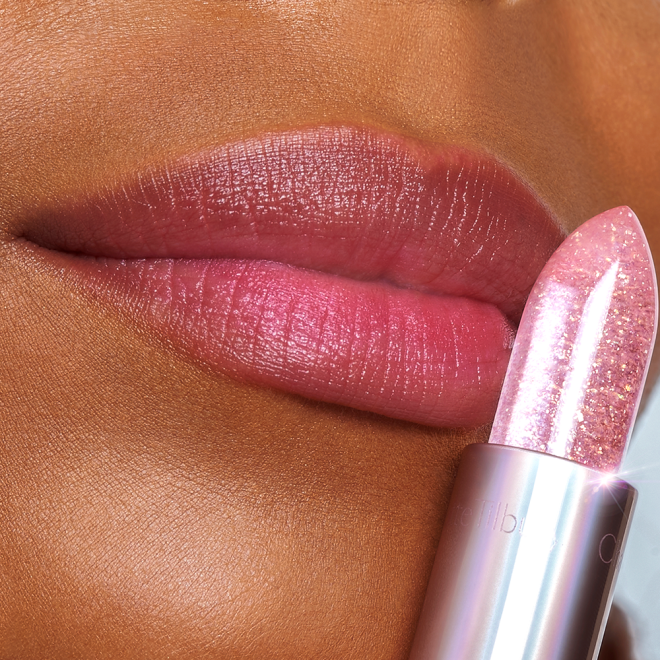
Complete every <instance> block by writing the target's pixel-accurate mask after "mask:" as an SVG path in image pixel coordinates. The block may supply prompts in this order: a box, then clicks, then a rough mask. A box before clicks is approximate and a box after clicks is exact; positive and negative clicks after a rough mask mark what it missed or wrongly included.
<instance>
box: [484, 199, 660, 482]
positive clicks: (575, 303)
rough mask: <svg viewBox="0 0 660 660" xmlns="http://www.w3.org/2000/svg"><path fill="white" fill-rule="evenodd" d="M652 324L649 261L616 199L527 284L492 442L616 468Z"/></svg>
mask: <svg viewBox="0 0 660 660" xmlns="http://www.w3.org/2000/svg"><path fill="white" fill-rule="evenodd" d="M656 325H657V285H656V279H655V270H654V267H653V260H652V258H651V252H650V249H649V246H648V243H647V241H646V237H645V236H644V231H643V230H642V227H641V225H640V223H639V220H638V219H637V217H636V216H635V214H634V213H633V212H632V211H631V210H630V209H629V208H628V207H625V206H622V207H618V208H615V209H611V210H609V211H606V212H605V213H601V214H600V215H597V216H596V217H594V218H592V219H591V220H588V221H587V222H585V223H584V224H583V225H582V226H580V227H579V228H578V229H577V230H576V231H574V232H573V233H572V234H571V235H570V236H569V237H568V238H567V239H566V240H565V241H564V242H563V243H562V245H561V246H560V247H559V248H558V250H557V251H556V252H555V253H554V254H553V255H552V257H551V258H550V260H549V261H548V263H547V264H546V266H545V268H544V269H543V271H542V272H541V274H540V275H539V278H538V279H537V281H536V284H535V285H534V288H533V289H532V292H531V294H530V296H529V299H528V301H527V305H526V307H525V311H524V313H523V316H522V319H521V322H520V327H519V329H518V334H517V337H516V342H515V344H514V348H513V353H512V355H511V361H510V363H509V368H508V371H507V375H506V378H505V381H504V385H503V389H502V394H501V396H500V402H499V406H498V409H497V414H496V416H495V421H494V424H493V431H492V434H491V438H490V442H492V443H497V444H504V445H510V446H515V447H521V448H524V449H531V450H535V451H541V452H545V453H549V454H553V455H555V456H559V457H562V458H567V459H570V460H572V461H575V462H578V463H582V464H583V465H586V466H588V467H590V468H594V469H597V470H601V471H605V472H609V471H612V470H615V469H616V468H617V467H618V465H619V464H620V463H621V460H622V459H623V456H624V453H625V450H626V446H627V443H628V439H629V437H630V432H631V430H632V426H633V424H634V421H635V416H636V414H637V409H638V407H639V401H640V398H641V395H642V390H643V388H644V381H645V379H646V373H647V371H648V366H649V361H650V356H651V351H652V349H653V343H654V340H655V333H656Z"/></svg>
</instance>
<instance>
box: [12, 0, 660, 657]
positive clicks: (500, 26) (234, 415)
mask: <svg viewBox="0 0 660 660" xmlns="http://www.w3.org/2000/svg"><path fill="white" fill-rule="evenodd" d="M0 34H2V38H1V39H0V173H1V175H0V239H1V240H0V309H1V310H2V311H1V312H0V402H2V405H1V406H0V428H1V429H2V437H3V441H2V443H1V444H0V483H2V488H1V489H0V491H1V492H0V656H1V657H8V658H16V659H21V660H22V659H27V658H30V659H32V658H51V659H55V658H67V659H73V658H98V659H102V658H108V659H110V658H112V659H114V660H118V659H123V658H126V659H131V660H133V659H138V658H150V659H152V660H158V659H160V658H177V659H179V658H196V659H201V658H223V660H230V659H231V660H233V659H236V660H238V659H242V660H243V659H247V658H277V659H285V658H342V659H343V658H346V659H349V658H356V659H357V658H359V659H362V660H367V659H371V658H374V659H375V658H379V659H381V658H383V659H384V658H387V659H392V660H394V659H397V660H399V659H401V660H403V659H404V658H405V657H406V652H407V650H408V648H409V645H410V643H411V640H412V634H413V632H414V626H415V622H416V617H417V616H418V613H419V609H420V607H421V604H422V600H423V596H424V588H425V584H426V580H427V578H428V574H429V571H430V567H431V564H432V561H433V555H434V550H435V545H436V544H437V540H438V533H439V529H440V524H441V521H442V518H443V515H444V512H445V508H446V504H447V498H448V495H449V491H450V488H451V483H452V477H453V474H454V470H455V467H456V464H457V461H458V457H459V455H460V452H461V450H462V448H463V447H464V446H465V445H466V444H468V443H471V442H479V441H485V440H486V438H487V436H488V426H487V425H486V426H480V427H478V428H473V429H458V430H457V429H438V428H433V427H430V426H424V425H416V424H412V423H408V422H402V421H396V420H392V419H389V418H387V417H384V416H378V415H375V414H371V413H366V412H361V411H357V410H353V409H351V408H344V407H340V406H333V405H330V404H324V403H319V402H314V401H309V400H306V399H303V398H300V397H297V396H294V395H291V394H287V393H284V392H281V391H278V390H277V389H272V390H271V389H266V388H259V387H256V386H252V385H249V384H244V383H239V382H236V381H235V380H233V379H232V378H230V377H228V376H226V375H223V374H221V373H217V372H215V371H214V370H212V369H210V368H209V367H208V365H206V364H204V363H202V362H200V361H195V360H193V359H191V358H190V357H188V356H186V355H185V354H184V353H182V352H181V351H179V350H178V349H177V348H176V347H175V346H172V345H171V344H170V343H168V342H166V341H164V340H163V339H162V338H161V337H159V336H157V335H156V333H152V332H150V331H149V330H148V329H145V328H144V327H142V326H139V325H136V324H134V323H132V322H131V321H130V320H128V319H127V318H126V317H125V316H123V315H122V314H121V313H119V312H118V311H117V310H116V309H115V308H114V307H113V306H112V305H107V304H103V303H101V302H99V301H96V300H92V299H90V297H89V296H87V295H85V294H84V292H81V291H79V290H78V289H77V288H76V287H75V286H73V284H72V281H71V280H70V279H68V278H67V277H66V276H64V275H62V274H61V273H60V274H58V273H57V272H55V271H53V269H50V268H48V267H46V266H45V265H44V264H43V263H42V262H41V261H40V260H39V258H37V257H35V256H34V255H33V254H31V253H30V252H29V251H27V250H26V249H25V245H24V243H23V242H22V241H21V240H17V239H19V238H20V237H21V236H22V232H23V231H24V227H25V224H24V223H25V219H26V218H28V217H30V216H31V215H33V214H34V213H37V212H38V211H39V210H40V209H42V208H44V207H48V206H49V205H51V204H54V203H56V202H57V201H58V200H60V199H67V198H71V197H75V196H76V195H80V194H83V193H86V192H87V191H90V190H96V189H98V188H100V187H104V186H112V185H113V184H115V185H118V184H119V182H120V181H123V180H124V179H125V177H127V176H130V175H131V173H133V172H135V171H139V170H144V169H145V168H148V167H150V166H156V165H158V164H160V163H162V162H164V161H169V160H171V159H174V158H177V157H180V156H184V155H186V154H190V153H194V152H196V151H198V150H203V149H208V148H211V147H215V146H218V145H224V144H227V143H230V142H235V141H237V140H241V139H245V138H251V137H254V136H258V135H261V134H263V133H265V132H270V131H280V130H290V129H297V128H304V127H314V126H320V125H349V126H368V127H372V128H375V129H382V130H385V131H388V132H391V133H394V134H398V135H402V136H405V137H408V138H412V139H414V140H417V141H420V142H422V143H425V144H429V145H457V146H462V147H466V148H470V149H473V150H477V151H481V152H485V153H487V154H490V155H492V156H494V157H495V158H496V159H498V160H499V161H501V162H503V163H504V164H506V165H507V166H508V167H509V168H510V169H511V170H512V171H513V172H515V173H516V174H517V175H518V176H519V177H520V178H521V179H522V180H523V181H524V182H525V183H526V184H528V185H529V186H530V187H531V188H532V190H533V191H534V192H535V193H536V195H537V196H538V197H539V198H540V200H542V202H543V203H544V204H545V205H546V206H547V208H548V209H549V211H550V212H551V213H552V215H553V216H554V217H555V218H556V219H557V221H558V222H559V224H560V225H561V227H562V228H563V229H564V230H565V231H567V232H568V231H571V230H572V229H574V228H575V227H576V226H578V225H579V224H580V223H581V222H583V221H585V220H587V219H588V218H590V217H592V216H593V215H595V214H597V213H599V212H601V211H603V210H605V209H607V208H610V207H614V206H618V205H622V204H626V205H628V206H630V207H631V208H632V209H633V210H634V211H635V212H636V214H637V215H638V216H639V218H640V220H641V222H642V224H643V225H644V228H645V230H646V232H647V235H648V238H649V241H650V243H651V247H652V249H653V251H654V253H655V256H656V260H658V258H659V255H660V185H658V182H660V131H658V127H659V126H660V75H658V71H659V69H660V5H659V4H658V3H657V2H656V1H655V0H637V1H636V2H631V1H628V0H619V1H613V0H578V1H575V0H545V1H540V0H538V1H537V0H520V1H519V2H498V1H492V2H482V1H478V0H464V1H458V0H448V1H446V2H445V1H441V0H260V1H257V0H254V1H253V0H224V1H222V2H204V1H201V0H177V2H174V1H171V0H159V1H158V2H156V1H155V0H115V1H113V2H105V3H103V2H83V1H82V0H48V1H47V2H46V1H45V0H42V1H40V0H31V1H29V2H15V0H0ZM656 372H657V369H656V368H654V369H653V373H652V378H654V376H655V374H656Z"/></svg>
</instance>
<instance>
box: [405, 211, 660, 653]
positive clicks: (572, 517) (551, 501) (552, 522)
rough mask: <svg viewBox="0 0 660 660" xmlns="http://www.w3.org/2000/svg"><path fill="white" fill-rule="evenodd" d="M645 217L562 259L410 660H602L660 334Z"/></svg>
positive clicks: (516, 360)
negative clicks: (639, 428) (632, 467)
mask: <svg viewBox="0 0 660 660" xmlns="http://www.w3.org/2000/svg"><path fill="white" fill-rule="evenodd" d="M657 307H658V304H657V285H656V281H655V270H654V268H653V262H652V259H651V253H650V251H649V248H648V243H647V241H646V238H645V236H644V232H643V230H642V227H641V225H640V224H639V221H638V220H637V218H636V217H635V215H634V213H633V212H632V211H631V210H630V209H628V208H626V207H621V208H617V209H612V210H611V211H607V212H606V213H603V214H601V215H599V216H596V217H595V218H592V219H591V220H589V221H588V222H586V223H584V224H583V225H582V226H581V227H580V228H579V229H578V230H576V231H575V232H573V234H571V235H570V236H569V237H568V238H567V239H566V240H565V241H564V243H562V245H561V246H560V247H559V249H558V250H557V251H556V252H555V254H553V255H552V257H551V258H550V260H549V261H548V263H547V264H546V266H545V267H544V269H543V271H542V272H541V274H540V275H539V278H538V280H537V281H536V283H535V284H534V287H533V289H532V291H531V293H530V296H529V299H528V301H527V305H526V306H525V310H524V313H523V316H522V319H521V321H520V327H519V328H518V333H517V335H516V341H515V343H514V346H513V350H512V353H511V359H510V362H509V367H508V370H507V373H506V377H505V379H504V384H503V386H502V393H501V396H500V400H499V404H498V408H497V412H496V414H495V420H494V422H493V428H492V431H491V436H490V439H489V442H488V444H486V445H472V446H470V447H468V448H467V449H466V450H465V452H464V454H463V457H462V460H461V464H460V466H459V470H458V475H457V477H456V482H455V485H454V490H453V493H452V497H451V501H450V504H449V510H448V512H447V515H446V518H445V523H444V527H443V530H442V534H441V538H440V544H439V547H438V552H437V555H436V560H435V564H434V567H433V571H432V574H431V579H430V583H429V586H428V589H427V593H426V600H425V602H424V606H423V609H422V614H421V617H420V620H419V624H418V628H417V633H416V636H415V640H414V642H413V647H412V652H411V655H410V660H595V658H596V657H597V655H598V651H599V649H600V645H601V642H602V638H603V633H604V628H605V623H606V620H607V615H608V613H609V609H610V605H611V602H612V594H613V590H614V583H615V580H616V576H617V572H618V569H619V564H620V561H621V557H622V553H623V548H624V546H625V543H626V538H627V535H628V527H629V523H630V519H631V515H632V512H633V508H634V505H635V499H636V496H637V493H636V491H635V489H634V488H633V487H632V486H630V485H629V484H628V483H626V482H625V481H622V480H620V479H618V478H617V477H615V476H614V472H615V470H616V469H617V468H618V466H619V464H620V463H621V460H622V459H623V456H624V453H625V449H626V445H627V443H628V440H629V438H630V433H631V430H632V427H633V424H634V420H635V416H636V414H637V409H638V407H639V401H640V398H641V394H642V390H643V387H644V381H645V379H646V374H647V371H648V366H649V361H650V356H651V351H652V348H653V344H654V342H655V333H656V327H657Z"/></svg>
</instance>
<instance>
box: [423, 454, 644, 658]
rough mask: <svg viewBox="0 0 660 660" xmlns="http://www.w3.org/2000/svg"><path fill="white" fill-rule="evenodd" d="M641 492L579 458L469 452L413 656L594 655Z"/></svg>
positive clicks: (464, 456)
mask: <svg viewBox="0 0 660 660" xmlns="http://www.w3.org/2000/svg"><path fill="white" fill-rule="evenodd" d="M636 496H637V492H636V490H635V489H634V488H633V487H632V486H630V485H629V484H628V483H626V482H625V481H621V480H617V479H612V478H611V477H609V475H606V474H603V473H602V472H599V471H597V470H591V469H589V468H587V467H585V466H583V465H580V464H578V463H575V462H573V461H570V460H565V459H562V458H557V457H555V456H550V455H547V454H543V453H540V452H536V451H529V450H525V449H517V448H514V447H507V446H504V445H496V444H488V445H470V446H469V447H467V448H466V450H465V452H464V454H463V457H462V460H461V464H460V467H459V471H458V476H457V478H456V483H455V486H454V490H453V493H452V497H451V501H450V504H449V510H448V512H447V518H446V521H445V524H444V527H443V531H442V536H441V539H440V545H439V547H438V554H437V560H436V563H435V565H434V568H433V572H432V574H431V580H430V582H429V587H428V590H427V598H426V601H425V603H424V609H423V614H422V617H421V619H420V621H419V624H418V628H417V636H416V638H415V643H414V645H413V649H412V653H411V655H410V660H468V659H469V660H486V659H488V660H513V659H518V658H520V659H522V658H524V659H525V660H532V659H534V660H537V659H538V660H540V659H543V660H546V659H550V658H551V659H552V660H582V659H583V658H584V659H587V658H588V659H591V658H594V657H595V656H596V654H597V651H598V649H599V648H600V644H601V641H602V637H603V633H604V629H605V622H606V618H607V614H608V612H609V608H610V605H611V602H612V593H613V586H614V583H615V580H616V575H617V572H618V569H619V564H620V560H621V557H622V552H623V548H624V546H625V542H626V537H627V535H628V527H629V522H630V517H631V514H632V511H633V508H634V504H635V500H636Z"/></svg>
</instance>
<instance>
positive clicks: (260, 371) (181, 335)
mask: <svg viewBox="0 0 660 660" xmlns="http://www.w3.org/2000/svg"><path fill="white" fill-rule="evenodd" d="M21 234H22V238H24V239H26V240H27V241H28V243H27V246H28V247H29V249H31V250H32V251H33V252H35V253H36V254H37V255H38V256H39V258H40V259H43V260H44V261H45V262H46V263H48V264H49V265H50V266H52V267H55V268H57V269H58V270H60V271H63V272H66V274H67V277H69V278H73V279H72V280H69V281H72V282H73V285H74V286H76V287H77V288H79V289H81V290H84V291H87V292H88V293H89V294H90V295H91V296H93V297H95V298H97V299H99V300H102V301H105V303H107V304H109V305H112V306H116V307H118V308H119V309H120V310H121V311H122V312H123V313H124V314H126V315H128V316H129V317H131V318H132V319H133V320H134V321H135V322H136V323H139V324H143V325H146V326H148V327H149V328H151V329H152V330H154V331H155V332H156V333H158V334H159V335H160V336H161V337H163V338H164V339H166V340H167V342H168V343H169V344H170V345H173V346H175V347H177V348H178V349H180V350H182V351H184V352H187V353H188V354H189V355H191V356H192V357H193V358H195V359H198V360H201V361H203V362H204V363H205V364H206V365H208V366H210V367H211V368H212V369H214V370H216V371H219V372H222V373H226V374H229V375H231V376H233V377H235V378H238V379H240V380H244V381H247V382H252V383H256V384H259V385H266V386H271V387H276V388H280V389H283V390H286V391H289V392H293V393H296V394H300V395H303V396H306V397H309V398H312V399H316V400H321V401H327V402H331V403H337V404H341V405H347V406H351V407H355V408H359V409H362V410H368V411H372V412H375V413H380V414H384V415H388V416H390V417H395V418H400V419H405V420H410V421H414V422H418V423H422V424H430V425H440V426H477V425H480V424H483V423H486V422H488V421H490V420H492V417H493V415H494V412H495V408H496V404H497V398H498V394H499V389H500V386H501V384H502V380H503V377H504V373H505V370H506V366H507V362H508V358H509V354H510V347H511V342H512V336H513V328H514V327H515V324H516V323H517V321H518V319H519V317H520V314H521V312H522V308H523V306H524V302H525V300H526V297H527V295H528V293H529V291H530V289H531V287H532V285H533V283H534V280H535V279H536V276H537V275H538V273H539V272H540V270H541V268H542V267H543V265H544V264H545V262H546V261H547V259H548V258H549V257H550V255H551V254H552V252H553V251H554V249H555V248H556V247H557V245H558V244H559V243H560V242H561V240H562V238H563V234H562V232H561V230H560V229H559V228H558V227H557V225H556V224H555V223H554V222H553V220H552V218H551V217H550V215H549V213H548V212H547V211H546V210H545V209H544V208H543V206H542V205H541V204H540V203H539V202H538V201H537V200H536V199H535V197H534V195H533V194H532V192H531V191H530V190H529V189H528V188H527V187H526V186H525V185H523V184H522V183H521V182H520V181H518V180H517V179H516V178H515V177H514V176H513V175H512V174H511V173H510V172H509V171H508V170H507V169H506V168H505V167H504V166H502V165H501V164H499V163H498V162H496V161H494V160H492V159H490V158H486V157H483V156H482V155H476V154H474V153H471V152H467V151H464V150H460V149H454V148H452V149H446V148H445V149H437V148H433V147H430V146H425V145H422V144H419V143H417V142H414V141H412V140H407V139H404V138H401V137H398V136H393V135H390V134H386V133H381V132H373V131H369V130H366V129H357V128H349V127H321V128H315V129H308V130H303V131H296V132H286V133H277V134H269V135H265V136H262V137H260V138H256V139H252V140H247V141H243V142H240V143H236V144H230V145H227V146H225V147H221V148H219V149H216V150H213V151H209V152H205V153H202V154H198V155H196V156H194V157H189V158H183V159H179V160H177V161H175V162H172V163H168V164H166V165H163V166H162V167H159V168H154V169H153V170H150V171H143V172H141V173H139V174H138V175H136V176H135V177H133V178H132V179H130V180H128V181H125V182H124V183H123V185H121V186H119V187H116V188H108V189H104V190H101V191H95V192H93V193H87V192H85V193H81V195H80V196H79V197H77V198H76V199H73V200H63V201H62V202H60V203H59V204H58V205H57V206H53V207H50V208H43V209H41V210H40V212H39V213H36V214H33V215H32V216H31V217H29V218H26V219H25V221H24V223H23V225H22V228H21Z"/></svg>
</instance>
